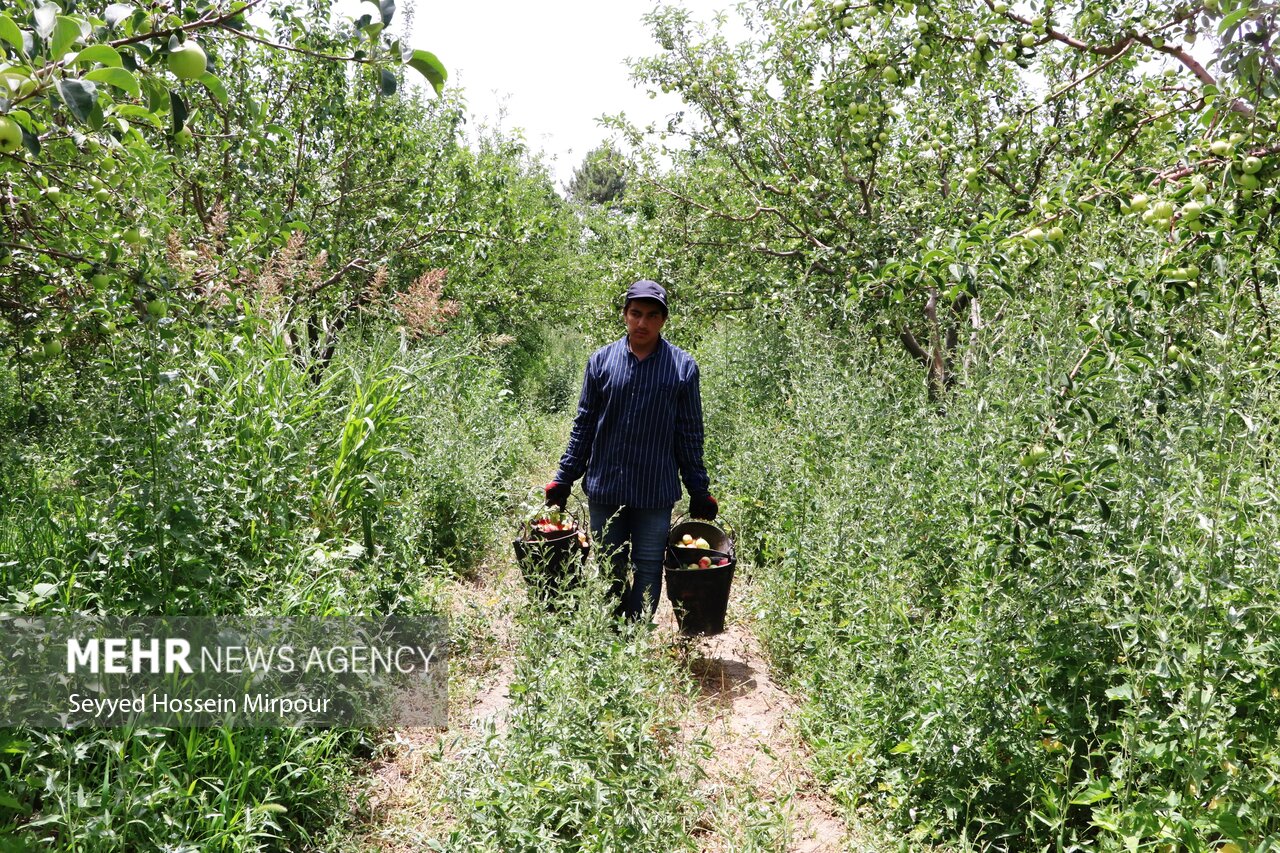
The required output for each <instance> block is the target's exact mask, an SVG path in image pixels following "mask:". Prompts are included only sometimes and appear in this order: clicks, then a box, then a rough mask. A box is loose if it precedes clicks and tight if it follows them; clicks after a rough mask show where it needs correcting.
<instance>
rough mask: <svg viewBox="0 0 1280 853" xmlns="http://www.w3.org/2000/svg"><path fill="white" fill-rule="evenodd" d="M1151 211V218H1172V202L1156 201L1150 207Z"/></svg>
mask: <svg viewBox="0 0 1280 853" xmlns="http://www.w3.org/2000/svg"><path fill="white" fill-rule="evenodd" d="M1151 212H1152V218H1153V219H1165V220H1168V219H1172V218H1173V202H1171V201H1163V200H1162V201H1158V202H1156V203H1155V207H1153V208H1151Z"/></svg>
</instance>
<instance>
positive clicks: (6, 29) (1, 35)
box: [0, 15, 24, 51]
mask: <svg viewBox="0 0 1280 853" xmlns="http://www.w3.org/2000/svg"><path fill="white" fill-rule="evenodd" d="M0 39H4V40H5V41H7V42H8V43H9V44H11V45H13V46H14V47H15V48H17V49H18V50H20V51H21V50H23V49H24V48H23V46H22V30H20V29H18V25H17V24H15V23H14V22H13V18H10V17H9V16H8V15H0Z"/></svg>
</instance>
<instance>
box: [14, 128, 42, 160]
mask: <svg viewBox="0 0 1280 853" xmlns="http://www.w3.org/2000/svg"><path fill="white" fill-rule="evenodd" d="M18 127H19V129H20V130H21V131H22V145H23V147H24V148H26V149H27V150H28V151H30V152H31V156H32V157H35V156H36V155H37V154H39V153H40V137H38V136H36V135H35V134H34V133H32V132H31V131H29V130H27V129H26V128H25V127H23V126H22V125H18Z"/></svg>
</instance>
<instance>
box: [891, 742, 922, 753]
mask: <svg viewBox="0 0 1280 853" xmlns="http://www.w3.org/2000/svg"><path fill="white" fill-rule="evenodd" d="M915 751H916V745H915V744H914V743H912V742H911V741H909V740H904V741H903V742H902V743H900V744H898V745H897V746H895V747H894V748H893V749H891V750H889V754H890V755H904V754H906V753H910V752H915Z"/></svg>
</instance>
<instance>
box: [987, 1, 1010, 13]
mask: <svg viewBox="0 0 1280 853" xmlns="http://www.w3.org/2000/svg"><path fill="white" fill-rule="evenodd" d="M991 11H993V12H995V13H996V14H997V15H1003V14H1004V13H1005V12H1008V11H1009V4H1008V3H1006V2H1005V0H996V2H994V3H992V4H991Z"/></svg>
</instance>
